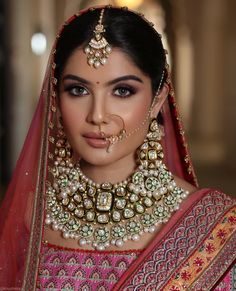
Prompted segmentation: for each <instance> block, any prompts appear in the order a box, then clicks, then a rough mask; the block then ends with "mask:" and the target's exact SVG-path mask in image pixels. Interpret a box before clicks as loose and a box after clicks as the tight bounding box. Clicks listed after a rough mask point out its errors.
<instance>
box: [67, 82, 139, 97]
mask: <svg viewBox="0 0 236 291" xmlns="http://www.w3.org/2000/svg"><path fill="white" fill-rule="evenodd" d="M63 91H65V92H67V93H68V94H69V95H70V96H73V97H83V96H87V95H90V91H89V89H87V88H86V87H85V86H83V85H79V84H69V85H64V88H63ZM136 93H137V89H136V88H134V87H133V86H130V85H127V84H119V85H116V86H115V88H113V89H112V95H113V96H115V97H118V98H123V99H124V98H128V97H131V96H132V95H135V94H136Z"/></svg>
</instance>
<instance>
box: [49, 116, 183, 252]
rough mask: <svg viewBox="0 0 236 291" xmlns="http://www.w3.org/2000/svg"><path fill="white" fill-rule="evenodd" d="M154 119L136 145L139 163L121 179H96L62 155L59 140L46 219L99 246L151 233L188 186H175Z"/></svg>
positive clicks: (64, 232) (67, 233)
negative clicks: (113, 180) (100, 182)
mask: <svg viewBox="0 0 236 291" xmlns="http://www.w3.org/2000/svg"><path fill="white" fill-rule="evenodd" d="M158 140H160V134H159V128H158V124H157V121H156V120H152V122H151V124H150V127H149V132H148V135H147V138H146V139H145V141H144V143H143V144H142V146H141V147H140V149H139V162H140V164H139V167H138V169H137V170H136V171H135V172H134V173H133V174H132V175H131V176H130V177H129V178H128V179H127V180H125V181H123V182H121V183H118V184H115V185H113V184H111V183H109V182H106V183H102V184H96V183H95V182H93V181H92V180H90V179H89V178H87V177H86V176H85V175H84V174H83V173H82V171H81V169H80V166H79V163H76V164H75V165H73V164H72V163H71V161H70V159H68V158H63V156H65V155H64V154H62V153H64V151H65V149H64V148H63V146H62V145H60V146H59V149H57V153H58V158H57V161H55V163H54V167H53V169H52V172H53V176H54V181H53V183H52V184H51V185H50V186H48V188H47V191H46V197H47V205H46V208H47V214H46V220H45V223H46V224H47V225H51V226H52V228H53V229H54V230H59V231H61V232H62V235H63V237H64V238H73V239H76V240H78V242H79V245H80V246H84V245H86V244H89V245H91V246H92V247H94V248H95V249H97V250H104V249H105V248H107V247H109V246H110V245H115V246H117V247H122V246H123V245H124V243H125V242H126V241H128V240H133V241H137V240H139V238H140V236H141V235H142V234H144V233H145V232H154V231H155V229H156V226H157V225H159V224H160V223H165V222H167V221H168V219H169V218H170V216H171V213H172V212H173V211H175V210H177V209H178V208H179V204H180V203H181V201H182V200H183V199H184V198H185V197H186V196H187V195H188V191H185V190H184V189H182V188H180V187H178V186H177V185H176V183H175V181H174V178H173V175H172V174H171V173H170V172H169V171H168V169H167V168H166V166H165V164H164V163H163V161H162V160H163V151H162V146H161V144H160V143H159V142H158Z"/></svg>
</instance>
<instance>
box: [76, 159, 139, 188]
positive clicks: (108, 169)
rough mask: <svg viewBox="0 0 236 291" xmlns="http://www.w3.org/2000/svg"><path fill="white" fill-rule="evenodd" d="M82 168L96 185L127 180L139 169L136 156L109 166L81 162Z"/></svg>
mask: <svg viewBox="0 0 236 291" xmlns="http://www.w3.org/2000/svg"><path fill="white" fill-rule="evenodd" d="M80 167H81V170H82V172H83V173H84V175H86V176H87V177H88V178H89V179H91V180H92V181H94V182H95V183H99V184H101V183H103V182H110V183H112V184H115V183H119V182H122V181H124V180H126V179H127V178H128V177H129V176H130V175H131V174H132V173H133V172H134V170H135V169H136V168H137V164H136V163H135V159H134V156H133V154H132V156H130V157H129V159H127V157H126V159H125V161H124V160H123V159H121V160H118V161H116V162H115V163H112V164H107V165H92V164H89V163H87V162H86V161H84V160H81V163H80Z"/></svg>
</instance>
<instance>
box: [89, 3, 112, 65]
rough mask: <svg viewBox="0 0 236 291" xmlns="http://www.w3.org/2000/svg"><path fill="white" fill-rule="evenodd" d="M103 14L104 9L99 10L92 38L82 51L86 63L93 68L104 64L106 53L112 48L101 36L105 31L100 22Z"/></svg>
mask: <svg viewBox="0 0 236 291" xmlns="http://www.w3.org/2000/svg"><path fill="white" fill-rule="evenodd" d="M103 15H104V9H102V10H101V14H100V17H99V20H98V24H97V25H96V26H95V29H94V31H93V32H94V36H93V38H92V39H91V40H90V42H89V44H88V45H87V46H86V47H85V49H84V52H85V53H86V55H87V60H88V64H89V65H90V66H93V67H94V68H98V67H99V66H100V65H105V64H106V62H107V58H108V55H109V54H110V52H111V50H112V49H111V46H110V45H109V44H108V42H107V40H106V39H105V37H104V36H103V33H104V32H105V28H104V26H103V24H102V20H103Z"/></svg>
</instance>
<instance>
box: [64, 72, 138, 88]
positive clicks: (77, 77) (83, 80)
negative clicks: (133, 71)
mask: <svg viewBox="0 0 236 291" xmlns="http://www.w3.org/2000/svg"><path fill="white" fill-rule="evenodd" d="M64 80H74V81H78V82H81V83H83V84H86V85H91V82H89V81H88V80H86V79H84V78H81V77H79V76H76V75H71V74H68V75H66V76H65V77H64V78H63V81H64ZM128 80H134V81H137V82H139V83H143V80H142V79H140V78H139V77H137V76H135V75H126V76H122V77H119V78H116V79H114V80H111V81H109V82H107V83H106V85H107V86H110V85H114V84H115V83H118V82H121V81H128Z"/></svg>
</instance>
